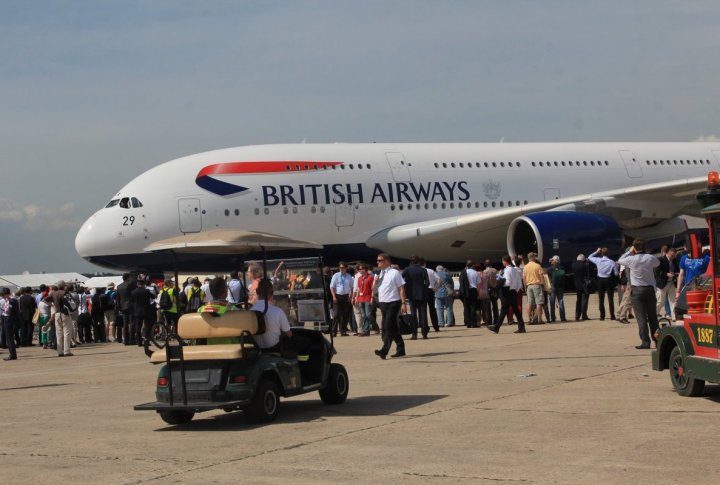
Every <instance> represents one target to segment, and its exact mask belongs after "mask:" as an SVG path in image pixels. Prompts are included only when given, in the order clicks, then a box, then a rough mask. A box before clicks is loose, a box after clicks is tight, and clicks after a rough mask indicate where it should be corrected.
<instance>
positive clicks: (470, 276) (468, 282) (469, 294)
mask: <svg viewBox="0 0 720 485" xmlns="http://www.w3.org/2000/svg"><path fill="white" fill-rule="evenodd" d="M474 265H475V263H473V262H472V261H471V260H468V261H467V262H466V263H465V268H464V269H463V270H462V272H461V273H460V289H459V292H458V293H459V296H460V299H461V300H462V304H463V318H464V320H465V326H466V327H467V328H475V327H477V326H478V325H477V308H478V290H477V282H478V274H477V271H475V270H474V269H473V266H474Z"/></svg>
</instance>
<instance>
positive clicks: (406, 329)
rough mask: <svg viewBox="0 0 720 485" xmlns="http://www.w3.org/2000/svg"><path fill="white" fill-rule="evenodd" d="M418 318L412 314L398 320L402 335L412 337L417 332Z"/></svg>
mask: <svg viewBox="0 0 720 485" xmlns="http://www.w3.org/2000/svg"><path fill="white" fill-rule="evenodd" d="M417 326H418V323H417V318H416V317H415V315H413V314H412V313H403V314H402V315H400V318H399V319H398V330H399V331H400V335H410V334H411V333H415V332H417Z"/></svg>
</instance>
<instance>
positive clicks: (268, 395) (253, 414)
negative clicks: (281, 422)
mask: <svg viewBox="0 0 720 485" xmlns="http://www.w3.org/2000/svg"><path fill="white" fill-rule="evenodd" d="M279 406H280V394H279V393H278V387H277V384H275V383H274V382H273V381H271V380H268V379H262V380H261V381H260V382H259V383H258V386H257V389H256V390H255V395H254V396H253V398H252V401H251V402H250V404H249V405H248V406H247V407H246V408H245V409H244V411H245V418H246V419H247V420H248V421H250V422H251V423H269V422H270V421H273V420H274V419H275V418H276V417H277V413H278V408H279Z"/></svg>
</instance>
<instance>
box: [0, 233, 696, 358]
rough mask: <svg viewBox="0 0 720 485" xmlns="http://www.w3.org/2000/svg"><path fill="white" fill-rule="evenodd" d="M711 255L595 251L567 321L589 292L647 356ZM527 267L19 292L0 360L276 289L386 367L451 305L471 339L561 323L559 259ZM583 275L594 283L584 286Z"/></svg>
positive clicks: (256, 272) (443, 322) (0, 329)
mask: <svg viewBox="0 0 720 485" xmlns="http://www.w3.org/2000/svg"><path fill="white" fill-rule="evenodd" d="M708 253H709V251H705V252H704V253H703V256H702V257H701V258H699V259H693V258H690V257H689V256H688V255H684V256H682V258H680V259H679V260H678V258H677V254H676V251H675V249H672V248H670V249H668V248H666V247H664V248H663V249H662V252H661V255H660V256H659V257H656V256H652V255H649V254H646V253H645V247H644V243H643V241H640V240H636V241H634V242H633V245H632V246H631V247H630V248H629V249H628V251H627V252H626V253H625V254H623V255H622V256H621V257H620V258H619V259H618V260H617V261H614V260H613V259H611V258H610V257H609V255H608V250H607V248H598V250H597V251H595V252H594V253H592V254H590V255H588V256H587V257H585V256H584V255H582V254H580V255H578V256H577V259H576V261H574V262H573V263H572V265H571V271H572V276H573V282H574V287H575V292H576V297H577V298H576V305H575V315H574V316H575V321H583V320H588V316H587V310H588V305H589V296H590V294H591V291H592V289H593V286H594V282H595V281H596V282H597V283H596V284H597V295H598V305H599V306H598V310H599V314H600V320H605V317H606V316H607V315H608V314H609V317H610V319H612V320H618V321H620V322H622V323H626V324H627V323H629V319H630V318H633V315H634V318H636V319H637V323H638V329H639V335H640V340H641V343H640V345H638V346H637V348H650V342H651V340H653V339H654V336H655V332H656V331H657V329H658V316H662V315H665V316H673V315H674V316H675V317H676V318H681V317H682V314H683V312H684V311H685V310H686V308H687V305H686V303H685V302H684V300H683V299H682V298H679V297H680V296H681V294H682V293H681V288H682V287H683V286H685V285H688V284H692V282H693V281H694V280H695V279H696V277H698V276H699V275H702V274H703V273H704V272H705V270H706V269H707V266H708V264H709V254H708ZM526 258H527V259H525V258H523V256H521V255H518V256H516V257H514V258H511V257H510V256H505V257H503V258H502V261H501V265H498V266H495V265H494V264H492V262H491V261H490V260H485V261H484V262H482V263H475V262H473V261H467V263H466V264H465V267H464V269H463V270H462V271H461V272H460V274H459V278H458V279H459V284H458V285H457V286H456V284H455V281H454V279H453V277H452V274H451V273H450V272H449V271H448V270H447V269H446V268H444V267H443V266H440V265H438V266H436V268H435V269H432V268H429V267H428V266H427V264H426V261H425V260H424V258H422V257H418V256H412V257H411V258H410V261H409V264H408V265H407V266H406V267H405V268H403V269H401V268H399V267H398V266H397V265H394V264H392V261H391V259H390V256H389V255H387V254H384V253H382V254H380V255H378V257H377V260H376V261H375V263H376V265H375V266H373V265H371V264H366V263H362V262H361V263H357V264H355V265H354V267H353V268H350V266H349V265H348V264H346V263H344V262H340V263H339V265H338V271H337V272H335V273H334V274H333V273H332V271H330V269H329V268H326V270H325V272H324V274H323V275H322V276H321V275H320V274H319V273H308V274H306V275H305V274H304V275H300V276H298V275H296V276H295V277H294V278H292V281H290V279H291V277H290V275H289V274H287V273H284V272H283V271H281V270H280V268H281V267H282V265H281V266H278V269H276V270H275V271H274V272H273V274H272V275H268V276H269V277H268V278H267V281H268V285H269V288H268V287H266V286H268V285H264V284H263V281H265V279H264V275H263V272H262V268H260V266H258V265H256V264H251V265H250V266H249V267H248V271H247V279H245V278H242V277H241V275H240V273H239V272H237V271H234V272H232V273H230V275H229V277H228V278H226V277H216V278H206V279H205V280H204V281H203V282H201V281H200V280H199V279H198V278H188V279H187V280H186V281H185V282H184V284H182V285H181V286H180V287H177V286H176V284H175V281H174V280H173V279H167V280H165V281H151V280H150V279H149V278H148V277H147V276H146V275H144V274H135V273H126V274H124V275H123V277H122V279H123V282H122V283H121V284H119V285H118V286H117V288H116V287H115V285H114V284H112V283H110V284H109V285H108V286H107V287H106V288H85V287H83V286H81V285H68V284H66V283H65V282H63V281H59V282H57V284H56V285H53V286H50V287H48V286H45V285H41V286H40V287H39V288H35V289H33V288H29V287H27V288H20V289H19V290H18V291H17V292H16V293H15V294H13V293H12V292H11V291H10V290H9V289H8V288H4V289H3V290H2V292H1V294H0V297H1V299H0V316H1V317H2V326H0V347H1V348H6V349H8V356H6V357H5V359H4V360H15V359H17V351H16V348H17V347H24V346H33V345H40V346H42V347H43V348H44V349H52V350H55V351H57V355H58V357H68V356H72V355H73V353H72V351H71V349H72V348H73V347H75V346H78V345H83V344H88V343H104V342H117V343H123V344H125V345H137V346H142V345H144V344H145V342H146V341H147V340H148V339H149V338H150V331H151V328H152V326H153V324H154V323H155V322H157V321H160V320H161V321H163V322H165V325H167V326H168V327H169V328H171V329H172V330H175V329H176V326H177V322H178V319H179V317H180V315H182V314H183V313H190V312H198V311H223V312H224V311H225V310H226V309H227V308H231V309H234V308H239V307H250V306H252V305H256V304H258V302H259V299H268V296H269V301H270V304H272V296H273V289H275V288H280V289H292V288H296V287H297V288H309V287H313V288H324V289H325V291H326V292H327V300H328V301H329V302H331V304H330V306H331V313H332V324H331V326H330V328H329V329H328V332H332V333H333V334H334V335H338V334H339V335H340V336H348V335H357V336H359V337H368V336H370V335H371V334H373V333H374V334H382V342H383V345H382V347H381V348H380V349H378V350H376V351H375V353H376V354H377V355H378V356H379V357H380V358H382V359H385V358H386V357H387V356H388V355H389V352H390V348H391V346H392V344H393V343H395V353H394V354H392V355H391V357H402V356H404V355H405V343H404V340H403V337H402V333H403V332H401V328H400V323H402V322H405V321H406V320H407V321H408V322H409V324H408V325H409V327H408V328H407V329H404V330H405V332H404V333H406V334H407V335H410V337H409V338H410V339H411V340H416V339H418V335H419V336H420V337H421V338H422V339H428V338H429V334H430V327H432V328H433V330H434V331H435V332H439V331H440V329H441V328H443V327H453V326H455V324H456V323H455V314H454V312H453V302H454V300H455V299H456V298H457V299H459V300H460V301H461V302H462V305H463V313H462V320H463V325H465V326H466V327H467V328H476V327H480V326H482V325H485V326H487V328H488V329H489V330H491V331H492V332H494V333H498V332H499V331H500V329H501V327H502V325H503V323H504V322H505V320H506V319H507V322H508V323H510V324H514V323H517V329H516V330H515V333H525V332H526V331H527V330H526V327H525V321H526V320H525V318H524V316H523V300H524V298H526V299H527V302H526V303H527V306H526V310H527V313H526V316H527V322H528V324H530V325H536V324H544V323H546V322H547V323H554V322H558V321H559V322H567V321H568V319H567V315H566V310H565V303H564V293H565V284H566V280H567V279H568V276H569V275H566V272H565V270H564V269H563V267H562V266H561V264H560V263H561V261H560V258H559V257H558V256H552V257H551V258H550V259H549V261H548V263H549V265H548V266H546V267H543V266H542V265H541V261H539V259H538V256H537V254H535V253H532V252H531V253H528V254H527V255H526ZM591 265H592V266H594V268H595V269H596V274H597V278H596V280H595V279H593V278H591V274H592V273H594V272H593V271H591V269H592V266H591ZM374 268H377V270H374ZM283 278H284V279H283ZM323 279H324V281H322V280H323ZM286 280H287V281H286ZM259 289H260V291H258V290H259ZM214 293H215V294H214ZM259 295H260V296H259ZM616 297H617V298H618V305H617V311H616V305H615V298H616ZM605 300H607V306H608V312H607V313H606V308H605ZM275 308H277V307H275ZM378 310H379V312H380V314H379V316H378ZM406 315H411V317H409V318H408V317H406ZM378 317H379V320H378ZM276 320H278V322H277V326H278V328H279V329H281V330H278V332H277V333H278V338H279V335H280V332H281V331H282V332H285V331H286V324H287V319H284V322H283V321H281V320H282V319H276Z"/></svg>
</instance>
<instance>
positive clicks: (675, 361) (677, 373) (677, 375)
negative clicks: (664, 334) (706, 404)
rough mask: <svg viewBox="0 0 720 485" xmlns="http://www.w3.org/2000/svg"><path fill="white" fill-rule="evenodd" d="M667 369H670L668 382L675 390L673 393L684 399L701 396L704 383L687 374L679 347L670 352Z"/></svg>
mask: <svg viewBox="0 0 720 485" xmlns="http://www.w3.org/2000/svg"><path fill="white" fill-rule="evenodd" d="M668 368H669V369H670V381H671V382H672V385H673V387H674V388H675V392H677V393H678V394H680V395H681V396H686V397H695V396H699V395H700V394H702V392H703V389H704V388H705V381H703V380H702V379H695V378H694V377H690V376H689V375H688V374H687V370H686V368H685V358H684V357H683V354H682V351H681V350H680V347H675V348H674V349H673V350H672V352H670V359H669V362H668Z"/></svg>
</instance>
